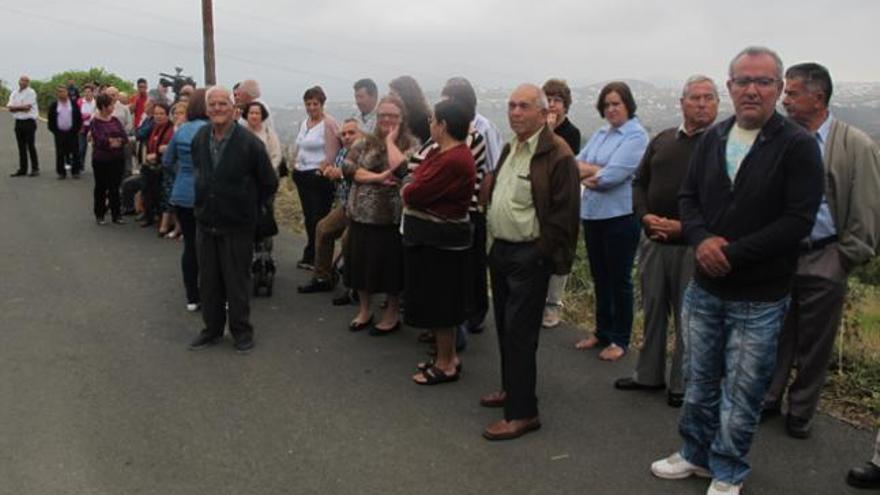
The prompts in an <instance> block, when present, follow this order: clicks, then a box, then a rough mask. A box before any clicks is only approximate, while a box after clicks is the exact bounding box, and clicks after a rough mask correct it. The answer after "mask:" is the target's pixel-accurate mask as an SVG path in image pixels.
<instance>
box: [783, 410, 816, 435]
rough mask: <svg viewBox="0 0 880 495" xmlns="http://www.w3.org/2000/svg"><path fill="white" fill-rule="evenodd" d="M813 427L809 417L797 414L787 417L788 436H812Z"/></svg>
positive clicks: (786, 428)
mask: <svg viewBox="0 0 880 495" xmlns="http://www.w3.org/2000/svg"><path fill="white" fill-rule="evenodd" d="M812 429H813V422H812V421H811V420H809V419H804V418H799V417H797V416H792V415H791V414H789V415H788V416H787V417H786V418H785V431H786V432H787V433H788V436H790V437H792V438H798V439H800V440H805V439H807V438H810V434H811V433H812V431H811V430H812Z"/></svg>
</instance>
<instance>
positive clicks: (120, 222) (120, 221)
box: [113, 217, 125, 225]
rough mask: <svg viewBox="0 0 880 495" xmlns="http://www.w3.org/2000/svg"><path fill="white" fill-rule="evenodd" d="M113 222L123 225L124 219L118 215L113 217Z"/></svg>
mask: <svg viewBox="0 0 880 495" xmlns="http://www.w3.org/2000/svg"><path fill="white" fill-rule="evenodd" d="M113 223H115V224H116V225H125V220H123V219H122V217H118V218H114V219H113Z"/></svg>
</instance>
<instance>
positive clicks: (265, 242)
mask: <svg viewBox="0 0 880 495" xmlns="http://www.w3.org/2000/svg"><path fill="white" fill-rule="evenodd" d="M277 234H278V224H277V223H275V209H274V208H272V203H271V202H270V203H269V204H268V205H266V206H263V207H262V208H260V218H259V219H258V220H257V230H256V231H255V232H254V258H253V261H252V262H251V278H252V279H253V285H254V297H260V293H261V292H262V290H263V289H265V292H266V297H272V284H273V283H274V281H275V260H273V259H272V237H274V236H276V235H277Z"/></svg>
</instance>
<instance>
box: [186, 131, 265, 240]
mask: <svg viewBox="0 0 880 495" xmlns="http://www.w3.org/2000/svg"><path fill="white" fill-rule="evenodd" d="M233 125H234V126H235V128H234V129H233V130H232V134H231V135H230V136H229V142H228V143H226V148H225V150H224V151H223V155H222V156H221V157H220V163H218V164H217V166H216V167H215V166H214V164H213V161H212V160H211V132H212V126H211V125H206V126H204V127H202V128H201V129H199V131H198V132H197V133H196V135H195V136H194V137H193V142H192V157H193V168H194V170H195V191H196V200H195V215H196V220H198V222H199V225H200V226H201V227H202V228H204V229H206V230H208V231H209V232H212V233H226V232H234V231H245V230H253V229H254V228H255V227H256V222H257V218H259V217H258V215H257V213H258V209H259V208H260V207H262V206H263V205H266V204H267V203H268V201H269V199H270V198H271V197H272V195H273V194H275V191H276V190H277V189H278V176H277V175H275V171H274V170H272V164H271V163H270V162H269V155H268V154H267V153H266V146H265V145H264V144H263V142H262V141H260V139H259V138H258V137H257V136H255V135H254V134H253V133H252V132H250V131H248V130H247V129H245V128H243V127H242V126H240V125H239V124H237V123H234V124H233Z"/></svg>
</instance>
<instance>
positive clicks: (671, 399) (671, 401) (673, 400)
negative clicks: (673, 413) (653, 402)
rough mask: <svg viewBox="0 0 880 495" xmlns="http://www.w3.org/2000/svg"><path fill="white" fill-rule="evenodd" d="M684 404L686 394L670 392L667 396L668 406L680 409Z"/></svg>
mask: <svg viewBox="0 0 880 495" xmlns="http://www.w3.org/2000/svg"><path fill="white" fill-rule="evenodd" d="M682 404H684V394H679V393H675V392H669V393H668V394H666V405H668V406H669V407H674V408H676V409H678V408H679V407H681V406H682Z"/></svg>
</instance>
